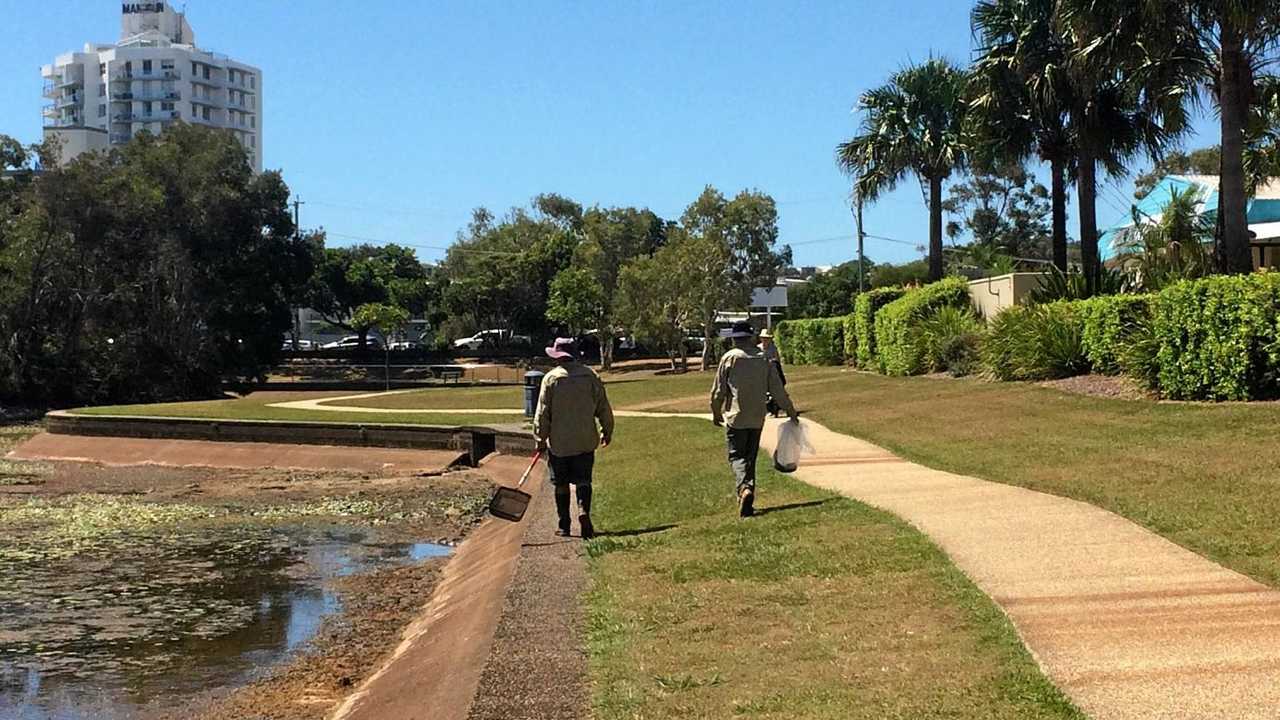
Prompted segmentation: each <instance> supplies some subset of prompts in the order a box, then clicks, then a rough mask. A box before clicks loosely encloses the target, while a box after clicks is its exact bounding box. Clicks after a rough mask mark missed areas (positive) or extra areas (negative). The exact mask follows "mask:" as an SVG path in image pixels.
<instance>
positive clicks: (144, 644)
mask: <svg viewBox="0 0 1280 720" xmlns="http://www.w3.org/2000/svg"><path fill="white" fill-rule="evenodd" d="M157 548H163V551H162V552H160V551H158V550H157ZM450 551H451V548H449V547H447V546H442V545H435V544H431V543H416V544H404V543H384V542H380V540H379V538H378V536H377V534H376V531H373V530H368V529H364V528H350V527H324V528H303V527H294V528H287V527H285V528H282V527H279V526H275V527H264V526H253V525H247V526H241V527H236V528H230V529H224V530H223V531H221V532H219V533H210V532H209V529H208V528H192V529H188V530H184V531H177V533H173V532H170V533H166V534H165V536H164V537H163V538H145V537H140V538H133V539H131V542H130V543H128V544H126V545H124V546H117V547H115V548H113V549H112V552H111V553H110V554H105V553H102V554H95V553H89V554H74V555H69V556H67V557H61V558H58V557H54V558H48V557H46V558H42V559H41V560H39V561H32V562H19V563H4V564H3V565H4V566H3V567H2V568H0V571H2V572H0V718H3V719H4V720H127V719H129V718H133V717H136V716H137V715H138V714H140V711H141V709H142V708H143V707H144V706H145V705H146V704H147V703H148V702H150V701H152V700H154V699H156V698H163V699H165V700H166V701H172V700H174V699H181V698H184V697H190V696H192V695H195V694H197V693H200V692H202V691H206V690H211V689H216V688H222V687H229V686H235V685H240V684H243V683H245V682H247V681H249V680H252V679H254V678H255V677H257V676H258V675H259V674H261V673H263V672H264V670H266V669H268V668H269V667H270V666H271V665H272V664H273V663H276V662H278V661H280V660H281V659H283V658H285V657H287V656H288V655H289V654H290V653H291V652H294V651H296V650H297V649H298V648H299V647H300V646H302V645H303V644H304V643H306V642H307V640H309V639H310V638H311V637H313V636H314V635H315V633H316V631H317V630H318V629H319V627H320V624H321V622H322V621H323V620H324V618H325V617H326V616H328V615H331V614H332V613H334V612H337V611H338V610H339V609H340V602H339V599H338V596H337V595H336V594H335V593H334V592H333V591H332V590H330V589H329V588H328V587H327V586H328V582H327V581H329V580H332V579H334V578H339V577H343V576H346V575H351V574H353V573H358V572H361V571H364V570H368V569H372V568H375V567H379V566H383V565H386V564H390V563H406V562H415V561H420V560H423V559H426V558H430V557H437V556H442V555H447V554H448V553H449V552H450Z"/></svg>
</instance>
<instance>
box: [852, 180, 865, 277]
mask: <svg viewBox="0 0 1280 720" xmlns="http://www.w3.org/2000/svg"><path fill="white" fill-rule="evenodd" d="M854 192H855V195H854V201H853V202H854V204H853V208H854V209H853V217H854V220H855V221H856V222H857V223H858V292H862V290H863V285H864V282H863V278H862V275H863V273H864V272H865V271H866V265H867V263H866V260H865V259H864V258H863V255H862V241H863V239H864V238H866V234H864V233H863V232H862V193H859V192H857V191H854Z"/></svg>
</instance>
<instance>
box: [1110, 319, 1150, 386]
mask: <svg viewBox="0 0 1280 720" xmlns="http://www.w3.org/2000/svg"><path fill="white" fill-rule="evenodd" d="M1119 360H1120V370H1121V371H1122V372H1123V373H1124V374H1125V375H1128V376H1129V377H1131V378H1133V379H1134V380H1136V381H1138V383H1139V384H1140V385H1142V386H1143V387H1145V388H1146V389H1148V390H1159V389H1160V339H1159V338H1157V337H1156V332H1155V328H1154V327H1153V323H1152V322H1151V317H1150V315H1148V316H1147V317H1145V318H1142V319H1141V320H1138V321H1137V322H1136V323H1134V326H1133V328H1132V329H1130V330H1129V332H1128V333H1126V334H1125V341H1124V346H1123V348H1122V349H1121V351H1120V355H1119Z"/></svg>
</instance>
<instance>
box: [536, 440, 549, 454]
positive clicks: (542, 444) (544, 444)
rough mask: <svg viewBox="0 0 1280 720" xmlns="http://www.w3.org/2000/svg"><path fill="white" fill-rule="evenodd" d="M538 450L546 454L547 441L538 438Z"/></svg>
mask: <svg viewBox="0 0 1280 720" xmlns="http://www.w3.org/2000/svg"><path fill="white" fill-rule="evenodd" d="M537 449H538V452H546V451H547V441H546V440H543V439H542V438H538V448H537Z"/></svg>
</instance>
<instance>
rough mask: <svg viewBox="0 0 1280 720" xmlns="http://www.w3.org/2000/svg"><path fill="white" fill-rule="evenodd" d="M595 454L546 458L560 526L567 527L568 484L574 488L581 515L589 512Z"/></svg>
mask: <svg viewBox="0 0 1280 720" xmlns="http://www.w3.org/2000/svg"><path fill="white" fill-rule="evenodd" d="M595 464H596V454H595V453H593V452H589V453H582V454H581V455H568V456H560V455H551V456H549V457H548V458H547V468H548V469H549V470H550V471H551V484H552V485H554V486H555V491H556V515H557V516H558V518H559V520H560V527H562V528H565V529H566V530H567V529H568V527H569V486H570V485H573V486H574V487H575V488H576V491H575V493H574V494H575V495H577V496H578V510H579V511H580V512H581V513H582V514H583V515H590V514H591V471H592V470H593V469H594V468H595Z"/></svg>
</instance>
